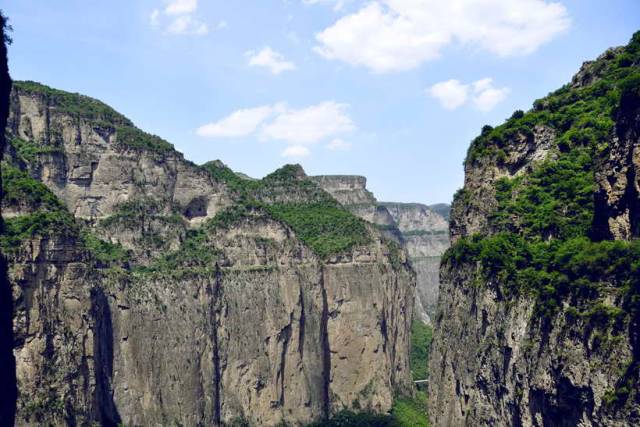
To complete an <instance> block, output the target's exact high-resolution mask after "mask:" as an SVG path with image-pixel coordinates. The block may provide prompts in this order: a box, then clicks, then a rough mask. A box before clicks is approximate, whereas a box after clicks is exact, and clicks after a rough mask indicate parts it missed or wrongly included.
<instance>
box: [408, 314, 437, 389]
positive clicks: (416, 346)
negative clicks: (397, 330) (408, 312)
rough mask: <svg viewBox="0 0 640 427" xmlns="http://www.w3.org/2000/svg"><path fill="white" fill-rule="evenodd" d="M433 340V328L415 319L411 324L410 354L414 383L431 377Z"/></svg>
mask: <svg viewBox="0 0 640 427" xmlns="http://www.w3.org/2000/svg"><path fill="white" fill-rule="evenodd" d="M432 339H433V329H432V328H431V326H429V325H425V324H424V323H422V321H420V320H418V319H414V320H413V323H412V324H411V353H410V354H409V361H410V364H411V375H412V376H413V379H414V381H416V380H424V379H427V378H428V377H429V351H430V349H431V340H432Z"/></svg>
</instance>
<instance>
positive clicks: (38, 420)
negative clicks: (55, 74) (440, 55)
mask: <svg viewBox="0 0 640 427" xmlns="http://www.w3.org/2000/svg"><path fill="white" fill-rule="evenodd" d="M11 101H12V104H11V114H10V117H9V122H8V125H7V132H8V134H9V136H10V138H11V141H10V142H11V143H10V144H9V145H8V146H7V148H6V150H5V156H6V158H7V161H8V163H7V164H8V165H9V167H10V168H11V169H10V170H11V171H14V172H12V173H13V176H14V178H15V177H16V176H17V177H18V180H17V181H15V182H18V183H22V184H24V185H28V186H29V188H30V190H29V192H34V193H33V194H36V193H37V194H39V196H38V197H35V196H34V197H27V198H25V199H22V198H20V197H13V198H8V199H6V200H4V201H3V211H5V212H7V214H8V217H10V218H11V221H12V224H13V225H12V226H13V227H14V228H15V227H18V225H20V223H21V221H23V220H25V221H26V220H29V221H36V219H37V218H40V217H37V215H38V212H47V214H51V216H52V218H54V219H51V221H54V220H55V221H58V222H55V221H54V224H55V226H50V225H49V223H48V222H46V221H45V222H38V223H37V225H38V227H40V228H37V229H36V231H35V232H34V233H33V235H29V236H28V237H25V236H24V235H20V236H18V237H20V239H18V241H11V242H8V243H5V244H6V245H9V244H11V245H10V246H9V247H5V251H6V253H7V256H8V259H9V277H10V280H11V282H12V284H13V289H14V291H13V301H14V302H15V310H14V316H13V322H14V333H15V337H16V339H15V347H14V353H15V355H16V358H17V372H18V375H17V376H18V390H19V393H20V397H19V399H18V418H17V425H43V424H53V425H62V424H65V423H68V424H71V425H74V424H76V425H84V424H91V423H98V424H101V425H118V424H120V423H122V424H124V425H173V424H180V425H220V424H224V423H227V424H229V423H232V422H240V421H243V422H247V423H249V424H251V425H276V424H278V423H281V422H283V421H285V422H287V423H291V424H299V423H307V422H310V421H313V420H316V419H320V418H323V417H326V416H329V415H330V414H332V413H335V412H337V411H339V410H341V409H343V408H352V409H370V410H373V411H379V412H383V411H388V410H389V409H390V407H391V404H392V401H393V398H394V396H395V395H396V393H406V392H410V390H411V376H410V370H409V361H408V353H409V331H410V323H411V315H412V309H413V301H414V288H415V276H414V273H413V272H412V270H411V268H410V266H409V264H408V262H407V261H406V258H405V254H404V252H402V251H395V252H393V251H392V250H391V249H390V247H389V246H388V245H387V244H386V243H385V240H384V239H383V237H382V235H381V234H380V233H379V232H378V231H377V230H376V229H375V228H374V227H371V226H366V227H364V228H363V230H364V231H363V232H364V233H365V234H366V236H365V237H366V239H363V240H362V242H364V243H361V244H357V245H355V246H352V247H350V248H348V249H346V250H344V251H341V252H340V253H337V254H333V255H331V256H319V255H318V254H317V253H316V252H314V251H313V250H312V249H310V247H309V246H307V245H306V244H304V243H303V241H302V240H300V239H299V238H298V237H297V236H296V233H295V232H294V231H293V229H292V228H291V226H290V225H288V223H286V222H284V221H283V220H277V219H275V217H274V216H273V215H272V214H270V213H269V212H270V211H269V210H268V209H267V208H265V207H264V206H268V205H269V204H271V203H277V204H280V205H282V204H283V203H284V204H286V203H287V202H291V203H294V202H295V203H306V202H312V201H317V200H326V198H329V196H328V195H326V193H324V192H323V191H322V190H321V189H319V188H318V187H317V186H316V185H315V184H313V183H312V182H310V181H309V180H307V179H306V176H305V175H304V171H302V169H301V168H298V169H297V170H296V173H295V174H293V175H295V176H293V175H292V176H291V177H290V178H286V179H291V180H293V183H294V184H291V183H288V184H287V185H289V186H290V187H286V188H285V187H282V188H280V187H278V185H279V184H277V183H276V184H273V183H271V184H269V185H267V184H265V185H264V186H263V187H261V188H260V190H259V191H258V192H257V193H256V194H257V196H256V197H259V200H260V201H261V203H262V205H259V204H257V203H254V204H253V205H251V204H249V205H247V204H246V203H247V202H246V194H245V193H244V191H245V190H244V189H240V188H239V187H238V183H239V182H243V183H245V181H244V180H241V179H240V178H238V177H237V176H235V175H233V176H229V175H228V174H229V173H231V172H230V171H229V170H228V169H226V168H225V167H224V165H222V164H215V163H212V164H211V165H209V167H200V166H196V165H194V164H192V163H190V162H188V161H186V160H184V158H183V157H182V155H181V154H179V153H177V152H176V151H174V150H173V148H172V147H171V146H169V145H168V144H167V143H166V142H164V141H162V140H161V139H159V138H157V137H154V136H151V135H147V134H144V133H143V132H141V131H139V130H138V129H136V128H134V127H133V125H132V124H131V122H129V121H128V119H126V118H124V117H122V116H121V115H119V114H118V113H117V112H115V111H113V110H111V109H110V108H109V107H107V106H105V105H104V104H101V103H99V102H98V101H95V100H92V99H90V98H86V97H81V96H79V95H73V94H67V93H64V92H60V91H56V90H53V89H50V88H46V87H44V86H40V85H37V84H33V83H20V84H17V85H16V88H15V89H14V91H13V93H12V95H11ZM20 171H22V172H20ZM21 173H23V174H24V175H20V174H21ZM224 174H227V175H224ZM283 179H285V178H283ZM283 182H284V181H283ZM25 183H26V184H25ZM38 183H43V184H44V186H43V187H42V188H41V187H38V185H37V184H38ZM16 185H18V184H16ZM243 185H244V184H243ZM246 185H247V186H248V187H250V186H251V184H246ZM282 185H284V184H282ZM292 185H293V187H291V186H292ZM248 187H247V188H248ZM290 188H294V190H291V191H290ZM29 194H31V193H29ZM56 200H57V201H56ZM243 203H244V204H243ZM334 203H335V202H334ZM234 209H235V210H234ZM221 212H225V213H224V214H221ZM294 214H295V212H294ZM347 215H348V214H347ZM47 218H48V217H47ZM39 220H42V221H44V220H43V219H42V218H40V219H39ZM65 221H66V222H65ZM58 223H60V224H59V225H57V224H58ZM88 236H89V237H88ZM98 239H102V240H98ZM100 242H102V243H100ZM122 253H127V254H128V255H126V256H125V257H122V256H121V254H122ZM372 367H375V369H372Z"/></svg>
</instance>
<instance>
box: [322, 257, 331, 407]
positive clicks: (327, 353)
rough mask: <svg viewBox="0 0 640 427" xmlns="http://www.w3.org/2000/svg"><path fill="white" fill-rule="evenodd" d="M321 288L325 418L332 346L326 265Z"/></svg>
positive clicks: (328, 399) (329, 405)
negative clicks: (330, 341) (330, 344)
mask: <svg viewBox="0 0 640 427" xmlns="http://www.w3.org/2000/svg"><path fill="white" fill-rule="evenodd" d="M320 289H321V290H322V317H321V318H320V342H321V345H322V377H323V385H322V403H323V405H322V412H323V414H324V417H325V418H329V416H330V415H331V400H330V393H329V390H330V386H331V348H330V346H329V303H328V301H327V290H326V288H325V284H324V267H321V270H320Z"/></svg>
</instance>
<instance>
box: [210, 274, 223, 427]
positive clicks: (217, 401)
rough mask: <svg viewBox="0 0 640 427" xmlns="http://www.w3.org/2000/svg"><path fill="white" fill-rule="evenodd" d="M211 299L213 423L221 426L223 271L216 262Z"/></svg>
mask: <svg viewBox="0 0 640 427" xmlns="http://www.w3.org/2000/svg"><path fill="white" fill-rule="evenodd" d="M208 291H209V294H210V298H211V301H210V303H209V306H210V307H212V310H211V335H212V337H211V339H212V341H213V402H214V407H213V425H216V426H219V425H221V403H222V396H221V390H220V387H221V385H220V382H221V377H222V375H221V372H220V343H219V337H218V329H219V327H220V316H221V312H222V309H221V307H222V301H221V292H222V271H221V270H220V266H219V265H218V264H217V263H216V266H215V280H214V287H213V291H212V292H211V288H210V287H209V288H208Z"/></svg>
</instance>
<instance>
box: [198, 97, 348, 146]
mask: <svg viewBox="0 0 640 427" xmlns="http://www.w3.org/2000/svg"><path fill="white" fill-rule="evenodd" d="M348 108H349V106H348V105H347V104H340V103H337V102H335V101H326V102H322V103H320V104H316V105H311V106H309V107H306V108H301V109H292V108H289V107H287V105H286V104H285V103H278V104H273V105H263V106H260V107H254V108H246V109H242V110H237V111H235V112H233V113H231V114H229V115H228V116H226V117H224V118H223V119H221V120H218V121H217V122H213V123H208V124H205V125H203V126H200V127H199V128H198V129H197V130H196V133H197V134H198V135H199V136H202V137H209V138H234V137H246V136H250V135H255V136H257V137H258V138H259V139H260V140H262V141H280V142H284V143H286V144H288V147H287V148H286V149H285V151H284V152H283V153H282V154H283V155H284V156H287V157H295V156H298V157H302V156H307V155H309V154H310V153H311V150H310V148H309V147H310V146H312V145H315V144H318V143H320V142H326V141H330V142H328V143H327V148H329V149H330V150H346V149H348V148H349V147H350V144H348V143H346V142H344V141H342V140H341V139H339V138H338V136H339V135H342V134H345V133H348V132H351V131H353V130H355V129H356V126H355V124H354V123H353V121H352V120H351V117H349V115H348V114H347V109H348Z"/></svg>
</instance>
